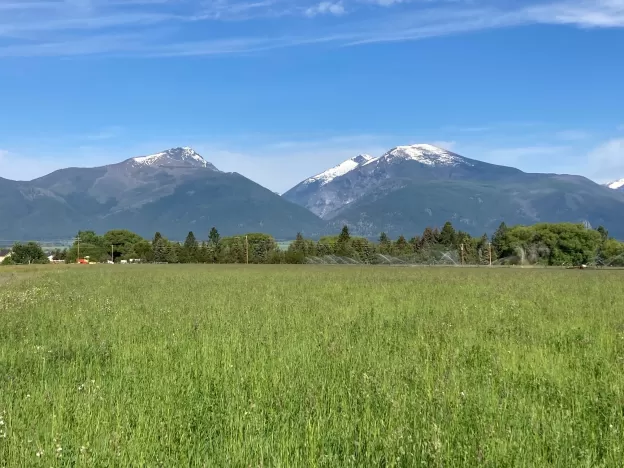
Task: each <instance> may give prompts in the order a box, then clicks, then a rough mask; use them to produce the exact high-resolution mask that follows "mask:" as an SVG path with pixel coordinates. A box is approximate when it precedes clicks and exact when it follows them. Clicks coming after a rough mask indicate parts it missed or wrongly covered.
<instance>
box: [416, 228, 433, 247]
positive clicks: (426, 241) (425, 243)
mask: <svg viewBox="0 0 624 468" xmlns="http://www.w3.org/2000/svg"><path fill="white" fill-rule="evenodd" d="M420 244H421V249H423V248H425V249H426V248H430V247H433V246H434V245H435V244H437V239H436V233H435V232H434V230H433V229H431V228H430V227H426V228H425V230H424V231H423V235H422V237H421V239H420Z"/></svg>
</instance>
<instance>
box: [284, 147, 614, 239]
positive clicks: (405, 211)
mask: <svg viewBox="0 0 624 468" xmlns="http://www.w3.org/2000/svg"><path fill="white" fill-rule="evenodd" d="M349 161H354V160H349ZM349 161H345V163H342V164H340V165H339V166H336V168H333V169H330V170H329V171H327V172H324V173H322V174H319V175H317V176H314V177H311V178H309V179H307V180H305V181H303V182H301V183H300V184H298V185H297V186H295V187H293V188H292V189H291V190H289V191H288V192H286V193H285V194H284V195H283V196H284V198H286V199H288V200H290V201H293V202H295V203H298V204H300V205H302V206H305V207H306V208H308V209H310V210H311V211H313V212H314V213H316V214H318V215H320V216H322V217H323V218H324V219H326V220H327V221H328V222H329V228H330V229H333V230H336V229H337V228H339V226H341V225H342V224H343V223H346V224H349V225H350V226H352V227H353V228H354V229H355V231H357V232H358V233H359V234H362V235H368V236H376V235H377V234H378V233H379V232H382V231H385V232H387V233H389V234H391V235H395V236H396V235H399V234H404V235H413V234H416V233H418V232H421V231H422V230H423V229H424V228H425V227H427V226H442V225H443V224H444V222H446V221H447V220H451V221H453V223H454V224H456V225H457V226H458V228H459V229H463V230H465V231H468V232H470V233H472V234H475V235H476V234H482V233H484V232H492V231H494V230H495V229H496V227H498V225H499V224H500V223H501V222H502V221H505V222H506V223H508V224H518V223H522V224H531V223H536V222H562V221H570V222H585V223H589V224H591V225H594V226H598V225H600V224H604V225H605V226H608V227H609V229H610V231H611V232H612V233H614V234H616V235H618V236H620V237H624V216H622V214H624V194H623V193H621V192H616V191H614V190H609V189H608V188H606V187H603V186H600V185H598V184H596V183H594V182H592V181H590V180H589V179H586V178H584V177H580V176H570V175H556V174H528V173H525V172H522V171H520V170H519V169H515V168H511V167H505V166H498V165H494V164H489V163H485V162H481V161H477V160H474V159H469V158H465V157H463V156H460V155H458V154H455V153H453V152H450V151H446V150H444V149H441V148H438V147H436V146H432V145H426V144H421V145H413V146H399V147H396V148H393V149H392V150H390V151H388V152H387V153H385V154H384V155H382V156H380V157H379V158H370V157H366V159H365V160H357V161H354V162H356V163H357V164H354V163H350V162H349ZM337 168H342V169H341V170H339V169H338V170H337Z"/></svg>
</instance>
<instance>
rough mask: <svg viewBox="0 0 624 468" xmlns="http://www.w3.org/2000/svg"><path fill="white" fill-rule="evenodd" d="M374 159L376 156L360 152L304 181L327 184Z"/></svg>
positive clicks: (307, 183)
mask: <svg viewBox="0 0 624 468" xmlns="http://www.w3.org/2000/svg"><path fill="white" fill-rule="evenodd" d="M373 159H374V158H373V157H372V156H370V155H368V154H360V155H358V156H356V157H354V158H351V159H347V160H346V161H344V162H342V163H340V164H338V165H337V166H334V167H332V168H331V169H328V170H326V171H325V172H321V173H320V174H317V175H315V176H314V177H310V178H309V179H307V180H306V181H305V182H304V184H306V185H309V184H312V183H314V182H320V185H321V186H323V185H326V184H328V183H330V182H331V181H332V180H334V179H335V178H336V177H340V176H343V175H345V174H347V173H349V172H351V171H352V170H354V169H357V168H358V167H360V166H361V165H362V164H366V163H368V162H369V161H372V160H373Z"/></svg>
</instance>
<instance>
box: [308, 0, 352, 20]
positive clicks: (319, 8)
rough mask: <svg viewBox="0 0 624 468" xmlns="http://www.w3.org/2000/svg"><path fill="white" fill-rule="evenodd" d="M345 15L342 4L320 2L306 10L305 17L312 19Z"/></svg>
mask: <svg viewBox="0 0 624 468" xmlns="http://www.w3.org/2000/svg"><path fill="white" fill-rule="evenodd" d="M344 13H345V8H344V6H343V4H342V2H336V3H333V2H321V3H319V4H317V5H313V6H311V7H309V8H307V9H306V15H307V16H310V17H314V16H317V15H335V16H340V15H343V14H344Z"/></svg>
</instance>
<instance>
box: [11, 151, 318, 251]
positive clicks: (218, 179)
mask: <svg viewBox="0 0 624 468" xmlns="http://www.w3.org/2000/svg"><path fill="white" fill-rule="evenodd" d="M0 215H1V219H2V222H1V223H0V238H5V239H26V238H31V239H32V238H47V239H50V238H59V237H66V236H72V235H74V234H75V233H76V232H77V231H78V230H79V229H94V230H96V231H100V232H103V231H106V230H109V229H115V228H124V229H132V230H134V231H136V232H137V233H139V234H142V235H145V236H151V235H153V233H154V232H155V231H156V230H159V231H161V232H162V233H163V234H165V235H167V236H170V237H172V238H174V239H175V238H179V239H183V238H184V236H185V235H186V233H188V231H190V230H193V231H194V232H195V233H196V234H197V235H198V237H199V238H202V237H201V236H204V234H206V235H207V232H208V230H209V229H210V228H211V227H212V226H217V228H218V229H219V230H220V232H221V233H222V234H224V235H228V234H236V233H243V232H250V231H262V232H267V233H270V234H273V235H274V236H276V237H278V238H292V237H294V236H295V234H296V233H297V232H298V231H302V232H305V233H307V235H317V234H318V233H320V232H321V231H322V230H323V227H324V223H323V222H322V221H321V220H320V219H319V218H318V217H317V216H315V215H314V214H312V213H310V212H309V211H308V210H306V209H304V208H302V207H300V206H297V205H295V204H293V203H290V202H288V201H286V200H285V199H283V198H281V197H280V196H278V195H276V194H275V193H273V192H271V191H270V190H268V189H265V188H264V187H261V186H260V185H258V184H256V183H255V182H253V181H251V180H249V179H247V178H245V177H243V176H241V175H240V174H237V173H224V172H221V171H219V170H218V169H217V168H216V167H215V166H213V165H212V164H210V163H209V162H207V161H206V160H204V158H202V157H201V156H200V155H199V154H197V153H196V152H195V151H193V150H192V149H191V148H173V149H170V150H167V151H163V152H160V153H156V154H153V155H148V156H142V157H137V158H131V159H128V160H126V161H123V162H120V163H117V164H112V165H108V166H103V167H96V168H67V169H61V170H59V171H55V172H53V173H51V174H48V175H46V176H44V177H41V178H39V179H36V180H33V181H30V182H15V181H10V180H6V179H0ZM204 237H205V236H204Z"/></svg>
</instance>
